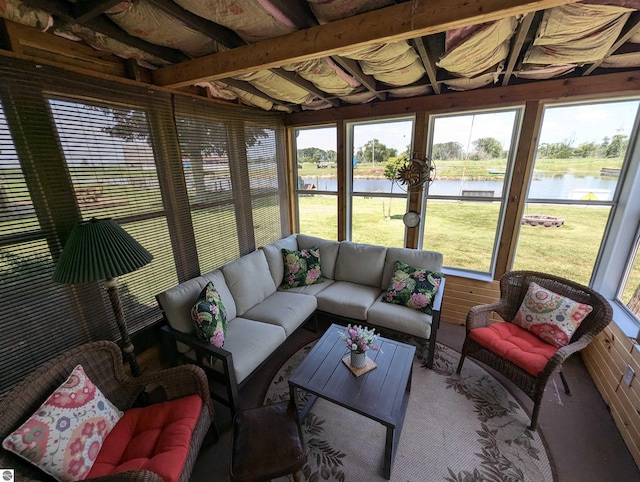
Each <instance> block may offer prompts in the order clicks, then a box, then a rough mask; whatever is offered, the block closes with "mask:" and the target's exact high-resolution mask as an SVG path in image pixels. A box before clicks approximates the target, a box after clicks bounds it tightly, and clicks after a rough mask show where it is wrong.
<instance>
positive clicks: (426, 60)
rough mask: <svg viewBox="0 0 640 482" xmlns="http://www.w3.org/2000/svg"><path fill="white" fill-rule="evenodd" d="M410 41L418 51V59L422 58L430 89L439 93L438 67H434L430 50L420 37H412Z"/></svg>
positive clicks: (434, 62) (434, 63)
mask: <svg viewBox="0 0 640 482" xmlns="http://www.w3.org/2000/svg"><path fill="white" fill-rule="evenodd" d="M411 42H412V43H413V46H414V47H415V49H416V50H417V51H418V55H419V56H420V60H422V65H423V67H424V70H425V71H426V72H427V77H429V83H430V84H431V89H433V92H434V93H435V94H439V93H440V84H438V75H437V74H438V68H437V67H436V61H435V59H434V58H433V55H432V54H431V51H430V50H429V49H427V46H426V45H425V43H424V40H423V39H422V37H417V38H414V39H413V40H412V41H411Z"/></svg>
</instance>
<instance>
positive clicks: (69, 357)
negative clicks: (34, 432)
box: [0, 341, 217, 482]
mask: <svg viewBox="0 0 640 482" xmlns="http://www.w3.org/2000/svg"><path fill="white" fill-rule="evenodd" d="M78 364H81V365H82V367H83V368H84V369H85V371H86V373H87V375H88V376H89V378H90V379H91V380H92V381H93V382H94V383H95V384H96V386H98V388H100V390H101V391H102V392H103V393H104V394H105V396H106V397H107V398H108V399H109V400H110V401H111V402H112V403H113V404H114V405H116V406H117V407H118V408H119V409H120V410H127V409H129V408H131V407H133V406H134V404H135V403H136V401H137V399H138V397H139V395H140V394H141V393H142V392H143V391H144V389H145V388H147V387H148V388H150V389H151V388H152V389H154V394H155V393H156V391H155V389H157V388H162V389H163V390H164V394H165V396H166V400H172V399H175V398H180V397H183V396H186V395H191V394H198V395H200V397H201V398H202V400H203V401H204V403H203V406H202V410H201V412H200V417H199V418H198V422H197V423H196V426H195V429H194V431H193V435H192V437H191V446H190V449H189V453H188V454H187V460H186V462H185V465H184V467H183V469H182V474H181V476H180V481H185V482H186V481H188V480H189V477H190V475H191V471H192V469H193V466H194V464H195V461H196V457H197V455H198V452H199V451H200V447H201V445H202V442H203V440H204V438H205V435H206V434H207V432H208V431H209V429H210V428H212V429H213V430H216V429H215V424H213V420H214V410H213V405H212V403H211V399H210V397H209V386H208V382H207V378H206V376H205V374H204V372H203V371H202V370H201V369H200V368H198V367H196V366H195V365H183V366H180V367H175V368H169V369H166V370H160V371H157V372H154V373H149V374H144V375H142V376H140V377H137V378H132V377H129V376H128V375H127V374H126V373H125V371H124V367H123V361H122V352H121V351H120V348H119V347H118V345H116V344H115V343H113V342H110V341H97V342H92V343H87V344H85V345H81V346H79V347H76V348H73V349H71V350H69V351H67V352H65V353H63V354H61V355H59V356H58V357H57V358H55V359H53V360H51V361H49V362H47V363H46V364H45V365H43V366H41V367H39V368H38V369H36V370H35V371H34V372H33V373H31V374H30V375H29V376H28V377H27V378H25V379H24V380H23V381H22V382H21V383H19V384H18V385H17V386H16V387H14V389H13V390H12V391H11V392H9V393H8V394H7V395H6V396H5V397H4V398H3V399H2V401H0V439H4V438H5V437H6V436H7V435H9V434H10V433H11V432H12V431H13V430H15V429H16V428H17V427H18V426H20V424H22V423H23V422H24V421H25V420H26V419H27V418H28V417H29V416H31V414H32V413H34V412H35V411H36V409H37V408H38V407H39V406H40V405H41V404H42V403H43V402H44V401H45V400H46V399H47V397H48V396H49V395H50V394H51V392H53V391H54V390H55V389H56V388H57V387H58V386H60V385H61V384H62V383H63V382H64V381H65V380H66V379H67V377H68V376H69V374H70V373H71V371H72V370H73V369H74V367H75V366H76V365H78ZM215 435H217V431H216V432H215V434H214V436H215ZM0 467H5V468H13V469H15V475H16V481H25V480H53V478H52V477H51V476H49V475H47V474H45V473H44V472H42V471H40V470H39V469H38V468H37V467H35V466H33V465H31V464H29V463H28V462H26V461H25V460H23V459H21V458H20V457H18V456H17V455H15V454H13V453H11V452H9V451H7V450H4V449H3V448H2V447H0ZM87 480H89V479H87ZM93 480H95V481H101V482H102V481H105V482H107V481H109V482H110V481H144V482H147V481H149V482H151V481H154V482H155V481H157V482H161V481H162V478H161V477H160V476H159V475H157V474H155V473H153V472H150V471H148V470H138V471H128V472H121V473H118V474H113V475H110V476H104V477H99V478H95V479H93Z"/></svg>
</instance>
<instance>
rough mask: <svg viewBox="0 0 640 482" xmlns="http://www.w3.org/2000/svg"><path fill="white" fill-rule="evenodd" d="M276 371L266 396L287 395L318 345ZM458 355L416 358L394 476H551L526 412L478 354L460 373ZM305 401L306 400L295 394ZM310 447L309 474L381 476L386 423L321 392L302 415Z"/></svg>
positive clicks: (450, 480) (462, 479) (447, 351)
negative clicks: (428, 360) (430, 360)
mask: <svg viewBox="0 0 640 482" xmlns="http://www.w3.org/2000/svg"><path fill="white" fill-rule="evenodd" d="M314 343H315V342H312V343H310V344H308V345H306V346H305V347H303V348H302V349H300V350H298V352H296V353H295V354H294V355H293V356H292V357H291V358H290V359H289V360H288V361H287V362H286V363H285V364H284V365H283V366H282V368H281V369H280V370H279V371H278V373H277V374H276V376H275V377H274V379H273V380H272V382H271V385H270V386H269V388H268V390H267V393H266V396H265V400H264V403H265V404H267V403H272V402H275V401H278V400H286V399H288V398H289V388H288V383H287V381H288V379H289V376H290V375H291V373H293V371H294V370H295V368H296V367H297V366H298V365H299V364H300V362H301V361H302V360H303V359H304V357H305V356H306V355H307V354H308V353H309V351H310V350H311V348H312V347H313V344H314ZM459 357H460V354H459V353H458V352H456V351H455V350H453V349H451V348H448V347H446V346H444V345H442V344H438V345H437V349H436V355H435V362H434V369H433V370H430V369H428V368H427V367H426V365H425V363H424V360H422V359H421V358H419V357H416V358H415V359H414V364H413V375H412V377H413V378H412V384H411V395H410V398H409V405H408V407H407V414H406V417H405V421H404V427H403V428H402V433H401V436H400V441H399V443H398V451H397V453H396V457H395V462H394V464H393V469H392V472H391V480H392V481H398V482H400V481H402V482H428V481H447V482H476V481H478V482H479V481H505V482H506V481H509V482H515V481H526V482H533V481H554V480H555V477H554V470H553V468H552V464H551V461H550V458H549V456H548V454H547V452H546V450H545V447H544V444H543V441H542V438H541V436H540V434H539V433H538V432H532V431H530V430H527V425H528V423H529V417H528V415H527V414H526V413H525V411H524V410H523V409H522V407H521V406H520V405H519V404H518V403H517V401H516V400H515V399H514V397H513V396H512V395H511V394H510V393H509V392H508V391H507V390H506V389H505V388H504V386H503V385H501V384H500V382H499V381H497V380H496V379H495V378H494V377H493V376H492V375H490V374H489V373H488V372H487V371H485V370H484V369H483V368H481V367H480V366H479V365H477V364H476V363H474V362H473V361H471V360H469V359H467V360H466V361H465V364H464V367H463V369H462V373H461V375H460V376H458V375H456V374H455V369H456V366H457V364H458V360H459ZM298 403H299V404H301V403H303V400H298ZM302 428H303V432H304V437H305V443H306V446H307V451H308V454H309V457H308V461H307V464H306V466H305V467H304V471H303V473H304V480H307V481H310V482H321V481H340V482H360V481H362V482H369V481H377V480H380V481H383V480H385V479H384V478H383V476H382V462H383V455H384V445H385V434H386V430H385V428H384V427H383V426H382V425H381V424H379V423H377V422H375V421H373V420H370V419H368V418H366V417H364V416H362V415H359V414H357V413H355V412H352V411H350V410H348V409H345V408H343V407H340V406H338V405H335V404H333V403H331V402H328V401H326V400H322V399H318V400H317V401H316V403H315V404H314V406H313V408H312V409H311V411H310V412H309V415H308V416H307V417H306V419H305V420H304V422H303V427H302Z"/></svg>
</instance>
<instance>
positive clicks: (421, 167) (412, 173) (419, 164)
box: [396, 157, 435, 189]
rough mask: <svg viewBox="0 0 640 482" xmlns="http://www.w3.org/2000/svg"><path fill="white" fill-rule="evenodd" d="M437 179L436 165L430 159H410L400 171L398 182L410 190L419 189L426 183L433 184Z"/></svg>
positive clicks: (397, 177)
mask: <svg viewBox="0 0 640 482" xmlns="http://www.w3.org/2000/svg"><path fill="white" fill-rule="evenodd" d="M434 179H435V165H434V164H433V161H431V159H429V158H428V157H425V158H424V159H419V158H416V157H414V158H413V159H409V160H408V161H407V162H406V163H405V165H404V166H402V167H400V168H399V169H398V174H397V176H396V180H397V181H398V182H400V183H401V184H403V185H405V186H407V187H408V188H409V189H411V188H418V187H420V186H422V185H424V184H425V183H427V182H428V183H429V184H431V183H432V182H433V180H434Z"/></svg>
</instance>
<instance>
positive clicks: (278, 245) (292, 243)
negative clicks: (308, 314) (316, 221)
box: [262, 234, 298, 287]
mask: <svg viewBox="0 0 640 482" xmlns="http://www.w3.org/2000/svg"><path fill="white" fill-rule="evenodd" d="M283 249H290V250H296V249H298V242H297V240H296V235H295V234H292V235H291V236H287V237H286V238H282V239H279V240H277V241H275V242H273V243H271V244H267V245H266V246H264V247H263V248H262V250H263V251H264V255H265V257H266V258H267V264H268V265H269V271H271V277H272V278H273V282H274V283H275V285H276V287H278V286H280V285H281V284H282V279H283V278H284V262H283V260H282V250H283Z"/></svg>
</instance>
